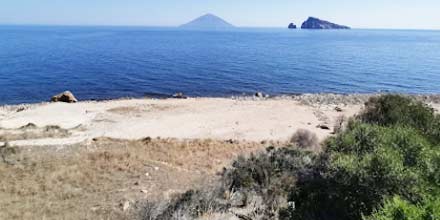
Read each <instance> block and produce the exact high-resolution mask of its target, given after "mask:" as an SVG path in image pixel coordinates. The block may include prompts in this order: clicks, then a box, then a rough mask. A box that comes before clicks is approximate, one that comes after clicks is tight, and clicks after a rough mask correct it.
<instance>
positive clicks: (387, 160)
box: [290, 122, 438, 220]
mask: <svg viewBox="0 0 440 220" xmlns="http://www.w3.org/2000/svg"><path fill="white" fill-rule="evenodd" d="M432 152H435V151H434V150H433V148H432V147H431V145H430V143H429V142H428V141H427V140H426V139H425V138H424V137H423V136H421V135H420V134H419V132H418V131H417V130H416V129H413V128H403V127H381V126H378V125H369V124H363V123H359V122H352V123H351V124H350V125H349V128H348V129H347V130H346V131H345V132H343V133H341V134H339V135H338V136H337V137H334V138H330V139H329V140H328V141H327V149H326V151H325V152H324V153H323V154H322V155H321V157H320V158H319V159H318V160H316V162H315V165H314V168H313V169H312V170H308V171H306V172H304V171H302V172H301V173H300V174H299V177H298V181H297V184H296V186H294V187H293V188H292V190H291V194H290V201H294V202H295V204H296V209H295V211H294V213H293V216H294V217H293V218H291V219H314V220H319V219H338V220H345V219H347V220H349V219H361V217H362V215H363V214H370V213H371V212H372V211H373V210H374V209H375V208H376V207H378V206H379V205H381V204H382V201H383V199H384V196H385V197H386V196H394V195H399V196H401V197H402V198H405V199H407V200H408V201H411V202H418V201H420V200H422V198H423V197H424V195H425V194H427V193H431V192H432V191H430V189H437V188H438V185H435V183H434V184H433V182H432V181H431V177H430V176H429V175H437V176H438V174H437V173H436V172H435V171H434V170H436V169H438V165H435V163H434V162H435V161H437V160H438V157H434V156H433V154H432ZM434 158H436V159H434ZM434 167H435V168H434ZM429 169H432V171H430V170H429Z"/></svg>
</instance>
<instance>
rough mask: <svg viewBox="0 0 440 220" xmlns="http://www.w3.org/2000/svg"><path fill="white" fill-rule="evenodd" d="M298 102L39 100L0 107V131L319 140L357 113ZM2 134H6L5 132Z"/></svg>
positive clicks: (75, 138)
mask: <svg viewBox="0 0 440 220" xmlns="http://www.w3.org/2000/svg"><path fill="white" fill-rule="evenodd" d="M335 107H336V105H331V104H324V105H314V106H310V105H304V104H302V103H300V102H299V101H296V100H292V99H269V100H255V99H242V100H237V99H227V98H190V99H165V100H158V99H129V100H112V101H102V102H79V103H75V104H67V103H43V104H35V105H29V106H26V108H24V110H23V109H21V110H22V111H17V108H18V107H11V106H4V107H2V108H0V127H1V129H0V136H1V135H2V134H3V136H6V135H5V134H6V132H12V131H14V132H20V131H21V130H20V129H19V128H20V127H22V126H25V125H27V124H29V123H33V124H35V125H37V126H38V127H44V126H49V125H57V126H60V127H61V128H64V129H68V130H69V132H70V133H71V135H70V136H69V137H62V138H57V137H52V136H51V137H50V138H48V137H44V135H43V136H42V137H40V138H39V139H25V140H15V141H11V144H13V145H63V144H73V143H78V142H82V141H86V140H91V139H93V138H96V137H111V138H121V139H140V138H145V137H153V138H155V137H162V138H179V139H221V140H229V139H233V140H246V141H264V140H277V141H285V140H288V138H289V137H290V136H291V135H292V134H293V133H294V132H295V131H296V130H298V129H308V130H310V131H312V132H314V133H316V134H317V135H318V137H319V138H320V139H323V138H325V137H327V136H328V135H330V134H331V132H332V130H323V129H320V128H317V125H320V124H327V125H328V126H329V127H330V128H331V129H333V126H334V124H335V121H336V120H337V118H338V117H339V116H341V115H344V116H346V117H350V116H353V115H354V114H356V113H358V112H359V111H360V109H361V107H362V105H360V104H354V105H340V107H341V108H342V109H343V112H337V111H336V110H335ZM6 138H7V137H6Z"/></svg>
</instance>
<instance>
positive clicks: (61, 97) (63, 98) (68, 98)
mask: <svg viewBox="0 0 440 220" xmlns="http://www.w3.org/2000/svg"><path fill="white" fill-rule="evenodd" d="M50 101H52V102H67V103H75V102H78V99H76V98H75V96H74V95H73V94H72V92H70V91H65V92H63V93H60V94H58V95H55V96H53V97H52V98H51V99H50Z"/></svg>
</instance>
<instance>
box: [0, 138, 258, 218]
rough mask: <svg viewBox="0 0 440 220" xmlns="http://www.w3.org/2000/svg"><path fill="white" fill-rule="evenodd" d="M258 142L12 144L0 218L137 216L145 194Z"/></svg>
mask: <svg viewBox="0 0 440 220" xmlns="http://www.w3.org/2000/svg"><path fill="white" fill-rule="evenodd" d="M263 148H264V145H262V144H260V143H248V142H224V141H214V140H187V141H177V140H174V139H150V138H146V139H144V140H138V141H125V140H113V139H107V138H100V139H96V140H94V141H93V142H92V143H89V144H79V145H75V146H69V147H64V148H60V149H57V148H54V147H31V148H25V149H20V151H17V152H18V154H20V155H18V156H17V157H18V158H20V159H19V160H18V162H17V163H16V164H15V165H10V164H6V163H2V162H0V219H138V218H141V213H140V211H141V210H144V208H145V207H144V206H145V202H146V201H155V200H158V199H160V200H164V199H169V198H171V197H172V196H173V194H175V193H181V192H184V191H186V190H188V189H190V188H197V186H200V185H204V184H207V183H208V182H211V181H212V180H214V179H216V178H217V177H216V175H215V174H216V172H217V171H219V170H221V168H223V166H225V165H227V164H229V163H230V161H231V160H233V159H234V158H236V157H237V156H238V155H239V154H248V153H250V152H255V151H259V150H261V149H263Z"/></svg>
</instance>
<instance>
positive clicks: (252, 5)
mask: <svg viewBox="0 0 440 220" xmlns="http://www.w3.org/2000/svg"><path fill="white" fill-rule="evenodd" d="M208 12H209V13H213V14H216V15H218V16H220V17H222V18H224V19H225V20H227V21H229V22H230V23H232V24H234V25H237V26H261V27H285V26H286V25H287V24H288V23H289V22H295V23H296V24H301V23H302V22H303V21H304V20H305V19H306V18H307V17H308V16H316V17H319V18H322V19H326V20H330V21H334V22H336V23H341V24H345V25H349V26H352V27H355V28H404V29H440V0H332V1H330V0H271V1H270V0H0V24H61V25H62V24H66V25H146V26H176V25H180V24H182V23H185V22H187V21H189V20H192V19H193V18H195V17H198V16H200V15H202V14H205V13H208Z"/></svg>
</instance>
